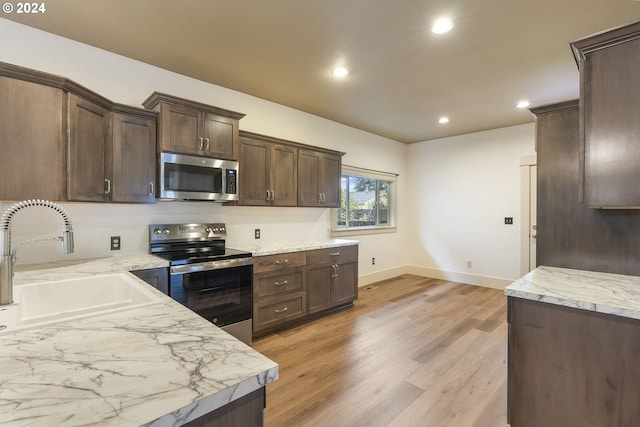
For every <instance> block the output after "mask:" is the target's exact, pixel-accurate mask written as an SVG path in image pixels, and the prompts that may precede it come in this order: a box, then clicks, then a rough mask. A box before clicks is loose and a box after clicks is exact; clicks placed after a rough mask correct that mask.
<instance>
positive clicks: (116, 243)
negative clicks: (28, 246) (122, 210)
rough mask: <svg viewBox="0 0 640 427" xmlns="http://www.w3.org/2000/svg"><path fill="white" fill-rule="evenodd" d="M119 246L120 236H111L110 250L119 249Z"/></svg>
mask: <svg viewBox="0 0 640 427" xmlns="http://www.w3.org/2000/svg"><path fill="white" fill-rule="evenodd" d="M120 246H121V242H120V236H111V250H112V251H119V250H120Z"/></svg>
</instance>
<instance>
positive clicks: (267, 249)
mask: <svg viewBox="0 0 640 427" xmlns="http://www.w3.org/2000/svg"><path fill="white" fill-rule="evenodd" d="M359 243H360V242H359V241H358V240H347V239H328V240H321V241H316V240H302V241H298V242H274V243H269V244H266V245H246V246H239V247H238V246H233V248H234V249H238V250H241V251H247V252H251V253H252V254H253V256H264V255H275V254H282V253H287V252H299V251H311V250H314V249H326V248H335V247H339V246H351V245H357V244H359Z"/></svg>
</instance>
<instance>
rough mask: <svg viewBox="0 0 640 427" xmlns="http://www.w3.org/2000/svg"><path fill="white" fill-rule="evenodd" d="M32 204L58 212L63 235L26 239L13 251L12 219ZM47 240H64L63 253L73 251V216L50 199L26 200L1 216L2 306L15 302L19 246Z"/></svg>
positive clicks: (0, 267) (0, 274) (0, 301)
mask: <svg viewBox="0 0 640 427" xmlns="http://www.w3.org/2000/svg"><path fill="white" fill-rule="evenodd" d="M30 206H44V207H47V208H51V209H53V210H54V211H56V212H58V213H59V214H60V216H62V219H63V220H64V225H63V226H62V235H61V236H58V237H53V238H45V239H32V240H26V241H24V242H21V243H18V244H17V245H16V247H15V248H14V249H13V251H12V250H11V221H12V220H13V217H14V215H15V214H16V213H17V212H19V211H20V210H22V209H24V208H28V207H30ZM46 240H62V253H63V254H70V253H73V230H72V228H71V218H70V217H69V214H68V213H67V211H65V210H64V208H63V207H62V206H60V205H58V204H56V203H53V202H50V201H48V200H25V201H23V202H20V203H16V204H15V205H13V206H11V207H10V208H9V209H7V210H6V211H5V212H4V213H3V214H2V218H0V250H1V253H0V256H1V258H0V306H2V305H8V304H12V303H13V263H14V262H15V260H16V252H17V250H18V247H19V246H20V245H22V244H23V243H29V242H40V241H46Z"/></svg>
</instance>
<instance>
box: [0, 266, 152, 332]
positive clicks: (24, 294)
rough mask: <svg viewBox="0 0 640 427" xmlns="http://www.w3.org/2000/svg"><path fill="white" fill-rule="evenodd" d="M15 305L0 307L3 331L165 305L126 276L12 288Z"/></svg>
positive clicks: (124, 274) (96, 277)
mask: <svg viewBox="0 0 640 427" xmlns="http://www.w3.org/2000/svg"><path fill="white" fill-rule="evenodd" d="M13 292H14V304H12V305H9V306H3V307H0V325H4V326H5V328H4V329H3V332H4V331H12V330H16V329H23V328H27V327H34V326H43V325H47V324H50V323H56V322H61V321H66V320H71V319H78V318H83V317H90V316H97V315H103V314H107V313H113V312H117V311H122V310H126V309H133V308H139V307H144V306H147V305H150V304H155V303H158V302H161V301H162V297H161V296H160V295H157V294H156V293H155V292H154V291H153V290H152V289H150V288H149V287H148V285H145V284H144V283H140V282H139V281H138V280H137V279H135V278H133V277H131V276H129V275H128V274H126V273H114V274H105V275H100V276H93V277H87V278H79V279H68V280H56V281H48V282H41V283H32V284H27V285H17V286H14V288H13Z"/></svg>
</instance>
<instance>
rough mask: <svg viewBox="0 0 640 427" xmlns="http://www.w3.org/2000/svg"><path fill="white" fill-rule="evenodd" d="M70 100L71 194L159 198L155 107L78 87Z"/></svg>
mask: <svg viewBox="0 0 640 427" xmlns="http://www.w3.org/2000/svg"><path fill="white" fill-rule="evenodd" d="M68 100H69V166H68V169H67V171H68V188H69V193H68V199H69V200H72V201H85V202H105V201H106V202H137V203H153V202H155V196H154V191H153V190H154V186H155V150H156V148H155V147H156V145H155V142H156V113H155V112H152V111H146V110H142V109H138V108H133V107H127V106H124V105H119V104H115V105H113V104H110V103H109V101H107V100H104V102H102V103H98V102H95V101H90V100H88V99H85V98H83V97H81V96H78V95H76V94H74V93H69V94H68Z"/></svg>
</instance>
